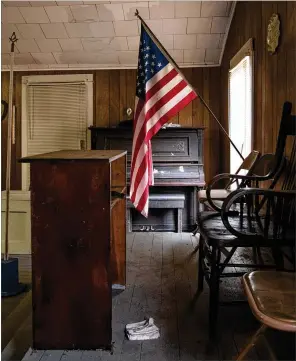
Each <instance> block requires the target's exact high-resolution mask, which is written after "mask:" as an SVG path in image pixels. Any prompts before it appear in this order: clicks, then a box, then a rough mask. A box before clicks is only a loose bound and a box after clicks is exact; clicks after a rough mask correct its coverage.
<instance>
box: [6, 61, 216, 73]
mask: <svg viewBox="0 0 296 361" xmlns="http://www.w3.org/2000/svg"><path fill="white" fill-rule="evenodd" d="M220 60H221V59H220ZM179 66H180V68H215V67H219V66H220V63H219V64H180V65H179ZM129 69H137V67H136V66H135V65H127V66H114V65H112V66H111V65H110V66H108V65H104V66H98V65H94V64H43V65H41V64H28V65H15V66H14V67H13V71H43V70H44V71H72V70H81V71H89V70H129ZM9 70H10V66H9V65H2V67H1V71H3V72H6V71H9Z"/></svg>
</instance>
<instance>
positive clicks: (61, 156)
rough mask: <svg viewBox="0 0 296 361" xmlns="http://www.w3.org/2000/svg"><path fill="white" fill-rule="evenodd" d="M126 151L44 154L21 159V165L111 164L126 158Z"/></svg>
mask: <svg viewBox="0 0 296 361" xmlns="http://www.w3.org/2000/svg"><path fill="white" fill-rule="evenodd" d="M125 154H126V151H125V150H60V151H57V152H50V153H43V154H37V155H32V156H29V157H24V158H21V159H20V162H21V163H30V162H34V161H42V160H62V161H71V160H87V161H91V160H104V161H107V162H109V163H111V162H113V161H114V160H116V159H118V158H120V157H122V156H124V155H125Z"/></svg>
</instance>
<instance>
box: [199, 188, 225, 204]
mask: <svg viewBox="0 0 296 361" xmlns="http://www.w3.org/2000/svg"><path fill="white" fill-rule="evenodd" d="M229 194H230V190H227V189H212V190H211V198H212V200H214V201H215V200H216V201H218V200H223V199H225V198H227V196H228V195H229ZM197 196H198V198H199V200H200V201H202V200H206V199H207V195H206V190H204V189H202V190H200V191H198V193H197Z"/></svg>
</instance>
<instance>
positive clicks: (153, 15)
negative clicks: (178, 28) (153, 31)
mask: <svg viewBox="0 0 296 361" xmlns="http://www.w3.org/2000/svg"><path fill="white" fill-rule="evenodd" d="M149 13H150V19H172V18H174V17H175V4H174V2H173V1H153V2H149Z"/></svg>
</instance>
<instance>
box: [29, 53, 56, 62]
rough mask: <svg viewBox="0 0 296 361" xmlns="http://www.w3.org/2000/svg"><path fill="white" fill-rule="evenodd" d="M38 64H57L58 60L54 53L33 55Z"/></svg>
mask: <svg viewBox="0 0 296 361" xmlns="http://www.w3.org/2000/svg"><path fill="white" fill-rule="evenodd" d="M32 57H33V59H34V60H35V62H36V64H55V63H56V60H55V58H54V57H53V55H52V53H32Z"/></svg>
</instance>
